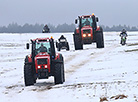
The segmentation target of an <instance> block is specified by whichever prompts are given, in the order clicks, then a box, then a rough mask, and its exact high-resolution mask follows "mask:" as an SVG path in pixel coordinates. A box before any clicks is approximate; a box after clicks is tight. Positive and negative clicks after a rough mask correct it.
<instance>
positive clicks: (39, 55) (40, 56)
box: [35, 52, 50, 59]
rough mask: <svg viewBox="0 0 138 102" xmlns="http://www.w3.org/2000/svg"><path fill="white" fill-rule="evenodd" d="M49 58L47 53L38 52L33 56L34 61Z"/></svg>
mask: <svg viewBox="0 0 138 102" xmlns="http://www.w3.org/2000/svg"><path fill="white" fill-rule="evenodd" d="M43 58H50V56H49V54H48V53H47V52H40V53H38V54H37V55H36V56H35V59H43Z"/></svg>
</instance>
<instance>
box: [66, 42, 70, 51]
mask: <svg viewBox="0 0 138 102" xmlns="http://www.w3.org/2000/svg"><path fill="white" fill-rule="evenodd" d="M66 50H67V51H69V43H68V42H67V49H66Z"/></svg>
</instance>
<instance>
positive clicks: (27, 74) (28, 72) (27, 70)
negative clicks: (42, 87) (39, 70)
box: [24, 64, 36, 86]
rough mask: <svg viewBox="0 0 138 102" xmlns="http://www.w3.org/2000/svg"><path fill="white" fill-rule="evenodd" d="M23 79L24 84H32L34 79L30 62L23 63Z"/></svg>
mask: <svg viewBox="0 0 138 102" xmlns="http://www.w3.org/2000/svg"><path fill="white" fill-rule="evenodd" d="M24 81H25V86H30V85H34V83H35V82H36V80H35V79H34V74H33V69H32V65H31V64H25V65H24Z"/></svg>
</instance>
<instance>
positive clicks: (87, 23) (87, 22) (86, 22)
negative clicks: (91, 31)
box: [83, 18, 90, 26]
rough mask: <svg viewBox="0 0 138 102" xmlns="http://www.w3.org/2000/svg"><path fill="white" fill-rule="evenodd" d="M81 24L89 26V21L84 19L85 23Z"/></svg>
mask: <svg viewBox="0 0 138 102" xmlns="http://www.w3.org/2000/svg"><path fill="white" fill-rule="evenodd" d="M83 24H85V25H86V26H88V25H90V21H89V20H88V18H87V19H86V21H85V22H84V23H83Z"/></svg>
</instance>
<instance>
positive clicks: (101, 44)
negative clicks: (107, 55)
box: [96, 30, 104, 48]
mask: <svg viewBox="0 0 138 102" xmlns="http://www.w3.org/2000/svg"><path fill="white" fill-rule="evenodd" d="M96 46H97V48H104V37H103V31H102V30H101V31H97V32H96Z"/></svg>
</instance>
